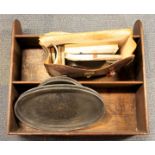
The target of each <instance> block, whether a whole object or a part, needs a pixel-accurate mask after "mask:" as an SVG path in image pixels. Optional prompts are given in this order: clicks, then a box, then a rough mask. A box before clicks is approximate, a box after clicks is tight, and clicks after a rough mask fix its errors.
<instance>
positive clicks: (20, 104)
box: [14, 77, 104, 131]
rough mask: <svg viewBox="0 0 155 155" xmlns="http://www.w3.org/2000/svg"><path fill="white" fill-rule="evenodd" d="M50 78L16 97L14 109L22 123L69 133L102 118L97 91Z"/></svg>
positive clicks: (65, 80) (101, 103)
mask: <svg viewBox="0 0 155 155" xmlns="http://www.w3.org/2000/svg"><path fill="white" fill-rule="evenodd" d="M51 79H52V80H48V81H47V82H44V83H43V84H41V85H39V86H38V87H36V88H33V89H30V90H28V91H26V92H25V93H23V94H22V95H21V96H20V97H19V98H18V100H17V101H16V103H15V107H14V110H15V114H16V116H17V118H18V119H19V120H20V121H21V122H23V123H24V124H26V125H27V126H30V127H32V128H36V129H40V130H48V131H71V130H77V129H81V128H85V127H87V126H89V125H91V124H92V123H95V122H96V121H97V120H99V118H101V117H102V116H103V114H104V104H103V101H102V98H101V97H100V96H99V94H98V93H97V92H96V91H94V90H93V89H90V88H88V87H84V86H82V85H80V84H79V83H78V82H75V80H70V78H67V77H66V78H63V79H61V78H58V79H57V80H56V78H51ZM61 80H62V81H61ZM56 81H58V82H56ZM61 82H62V84H61Z"/></svg>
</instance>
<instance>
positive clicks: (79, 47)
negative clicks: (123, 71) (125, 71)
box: [39, 29, 136, 78]
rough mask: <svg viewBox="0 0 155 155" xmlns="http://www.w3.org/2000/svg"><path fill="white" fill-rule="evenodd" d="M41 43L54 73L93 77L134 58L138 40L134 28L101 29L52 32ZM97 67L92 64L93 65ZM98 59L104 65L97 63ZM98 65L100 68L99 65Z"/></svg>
mask: <svg viewBox="0 0 155 155" xmlns="http://www.w3.org/2000/svg"><path fill="white" fill-rule="evenodd" d="M39 43H40V45H41V46H42V47H43V49H44V51H45V53H46V60H45V63H44V64H45V67H46V69H47V71H48V73H49V74H50V75H51V76H56V75H68V76H70V77H87V78H88V77H91V76H99V75H106V74H107V73H108V72H109V71H111V70H114V71H117V70H118V69H119V68H121V67H122V66H124V65H126V64H128V63H129V62H131V61H132V60H133V59H134V55H133V52H134V51H135V49H136V42H135V41H134V40H133V32H132V30H131V29H118V30H105V31H97V32H80V33H67V32H50V33H47V34H44V35H41V36H40V38H39ZM90 61H91V63H92V64H91V66H93V65H94V67H92V68H91V67H88V65H84V66H82V65H79V64H80V62H82V63H81V64H84V63H83V62H85V64H90ZM96 62H97V63H98V62H99V63H98V64H100V65H96ZM95 66H96V67H95Z"/></svg>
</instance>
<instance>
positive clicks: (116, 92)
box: [10, 84, 147, 135]
mask: <svg viewBox="0 0 155 155" xmlns="http://www.w3.org/2000/svg"><path fill="white" fill-rule="evenodd" d="M22 86H24V87H22ZM22 86H21V84H14V85H13V89H14V91H15V92H16V97H15V98H14V99H13V101H12V108H13V107H14V103H15V101H16V100H17V98H18V96H19V95H20V94H21V93H23V92H24V91H26V90H28V89H30V88H33V87H35V86H34V85H26V87H25V85H22ZM87 86H88V87H89V85H87ZM142 87H143V86H142V85H132V86H128V87H124V86H118V87H113V88H111V87H108V86H104V87H98V86H97V85H96V86H95V85H94V86H91V88H93V89H94V90H96V91H97V92H98V93H99V94H100V96H101V97H102V98H103V102H104V104H105V109H106V110H105V115H104V116H103V118H101V119H100V120H99V121H98V122H96V123H95V124H93V125H91V126H88V127H87V128H84V129H81V130H75V131H71V132H50V131H41V130H37V129H33V128H31V127H28V126H25V125H24V124H22V123H20V122H19V121H18V120H17V119H16V118H15V116H14V120H16V121H14V125H13V126H14V128H11V129H12V131H10V133H11V132H12V133H18V134H21V135H22V134H25V135H29V134H30V133H31V134H33V135H38V134H45V135H46V134H47V135H48V134H50V135H59V134H60V135H61V134H62V135H68V134H69V135H76V134H77V135H78V134H81V135H90V134H91V135H105V134H116V135H119V134H120V133H122V134H124V135H128V134H131V133H134V134H139V133H143V134H144V133H146V132H147V129H146V128H145V125H141V123H143V124H144V123H146V122H145V121H143V122H141V120H145V118H143V117H141V118H140V117H139V115H140V114H141V109H139V108H140V107H139V104H141V103H140V102H141V100H142V99H143V98H142V99H139V97H138V96H139V93H141V90H142Z"/></svg>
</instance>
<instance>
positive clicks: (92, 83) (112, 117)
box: [7, 20, 149, 136]
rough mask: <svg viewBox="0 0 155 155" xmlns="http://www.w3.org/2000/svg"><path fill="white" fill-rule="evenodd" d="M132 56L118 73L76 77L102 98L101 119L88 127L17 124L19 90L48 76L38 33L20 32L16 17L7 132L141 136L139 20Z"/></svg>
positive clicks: (143, 122)
mask: <svg viewBox="0 0 155 155" xmlns="http://www.w3.org/2000/svg"><path fill="white" fill-rule="evenodd" d="M133 31H134V39H135V41H136V43H137V48H136V51H135V53H134V54H135V59H134V61H133V63H131V64H130V65H128V66H126V67H123V68H122V69H121V70H120V71H119V73H117V74H114V75H112V76H111V75H107V76H106V77H99V78H90V79H77V80H78V81H79V82H80V83H81V84H83V85H86V86H88V87H90V88H93V89H94V90H96V91H97V92H99V93H100V95H101V96H102V97H103V100H104V103H105V108H106V113H105V117H104V119H103V120H102V121H101V122H100V123H97V124H95V125H93V126H91V127H88V128H84V129H80V130H75V131H70V132H52V131H51V132H48V131H42V130H37V129H33V128H30V127H27V126H25V125H24V124H22V123H20V122H19V121H18V119H17V118H16V117H15V114H14V103H15V101H16V100H17V98H18V97H19V95H20V94H21V93H23V92H24V91H26V90H28V89H30V88H33V87H35V86H37V85H38V84H40V82H41V81H43V80H45V79H47V78H48V77H49V75H48V74H47V72H46V70H45V68H44V66H43V61H42V59H43V58H42V57H43V56H42V49H41V47H40V46H39V43H38V38H39V36H38V35H32V34H23V33H22V29H21V25H20V22H19V21H18V20H15V21H14V23H13V31H12V47H11V67H10V88H9V103H8V124H7V125H8V126H7V127H8V134H10V135H90V136H91V135H141V134H148V132H149V131H148V114H147V101H146V81H145V62H144V35H143V27H142V23H141V21H139V20H138V21H136V23H135V25H134V28H133Z"/></svg>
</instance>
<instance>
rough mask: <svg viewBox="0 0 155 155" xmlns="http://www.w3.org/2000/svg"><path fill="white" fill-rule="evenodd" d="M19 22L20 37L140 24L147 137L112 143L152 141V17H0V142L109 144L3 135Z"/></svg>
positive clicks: (154, 136) (154, 92)
mask: <svg viewBox="0 0 155 155" xmlns="http://www.w3.org/2000/svg"><path fill="white" fill-rule="evenodd" d="M14 19H19V20H20V21H21V24H22V28H23V32H24V33H32V34H40V33H45V32H49V31H68V32H78V31H95V30H103V29H110V28H113V29H115V28H126V27H132V26H133V24H134V22H135V21H136V20H137V19H140V20H142V22H143V25H144V35H145V62H146V77H147V96H148V103H149V105H148V106H149V126H150V134H149V135H145V136H133V137H125V138H113V140H155V15H0V140H107V139H108V140H109V139H110V138H104V137H98V138H97V137H92V138H87V137H83V138H82V137H80V138H79V137H73V138H69V137H38V136H31V137H20V136H8V135H7V134H6V115H7V102H8V81H9V68H10V47H11V30H12V22H13V20H14Z"/></svg>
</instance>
